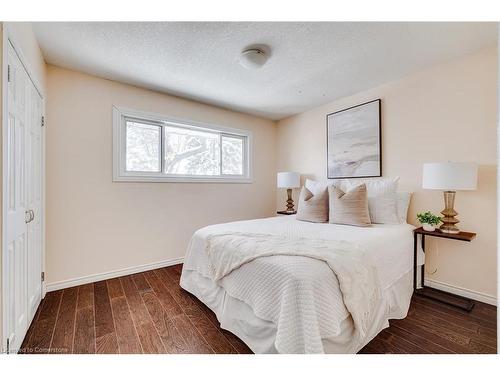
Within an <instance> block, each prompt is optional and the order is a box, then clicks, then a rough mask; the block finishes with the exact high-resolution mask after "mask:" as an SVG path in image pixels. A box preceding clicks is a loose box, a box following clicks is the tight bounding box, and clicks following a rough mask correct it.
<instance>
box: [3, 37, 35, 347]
mask: <svg viewBox="0 0 500 375" xmlns="http://www.w3.org/2000/svg"><path fill="white" fill-rule="evenodd" d="M8 65H9V67H8V70H9V77H8V90H7V96H8V98H7V115H8V123H7V129H6V149H5V150H4V157H5V158H6V164H5V166H6V171H4V178H5V179H6V181H5V184H4V195H5V198H4V204H5V209H4V210H5V211H4V218H5V237H6V238H5V242H4V244H5V245H6V246H5V248H4V251H7V254H6V257H4V259H5V260H6V263H7V267H6V268H4V271H7V274H8V275H7V277H6V278H4V280H5V281H6V283H7V285H5V286H4V291H6V298H4V302H6V303H7V306H6V309H4V312H6V314H7V316H6V317H4V319H6V322H7V327H6V328H7V335H6V336H7V338H8V340H9V352H11V353H13V352H14V353H15V352H16V351H17V350H18V349H19V348H20V346H21V344H22V341H23V339H24V336H25V334H26V331H27V329H28V327H29V324H30V323H31V320H32V319H33V316H34V313H35V311H36V309H37V307H38V304H39V303H40V299H41V265H42V256H41V251H42V246H41V230H40V227H41V224H40V211H41V204H40V202H41V160H42V157H41V156H42V155H41V130H40V125H41V124H40V120H41V111H42V99H41V97H40V95H39V94H38V92H37V90H36V89H35V86H34V85H33V83H32V82H31V80H30V78H29V76H28V74H27V72H26V70H25V69H24V66H23V65H22V63H21V61H20V60H19V57H18V56H17V54H16V52H15V50H14V49H13V48H12V46H11V45H10V44H9V47H8ZM37 127H38V128H37Z"/></svg>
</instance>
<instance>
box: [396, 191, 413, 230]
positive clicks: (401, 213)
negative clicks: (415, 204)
mask: <svg viewBox="0 0 500 375" xmlns="http://www.w3.org/2000/svg"><path fill="white" fill-rule="evenodd" d="M411 194H412V193H407V192H398V193H397V195H398V203H397V204H398V217H399V222H400V223H401V224H406V219H407V218H408V207H410V200H411Z"/></svg>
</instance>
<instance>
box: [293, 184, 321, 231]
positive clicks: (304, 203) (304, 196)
mask: <svg viewBox="0 0 500 375" xmlns="http://www.w3.org/2000/svg"><path fill="white" fill-rule="evenodd" d="M296 217H297V220H303V221H310V222H313V223H326V222H327V221H328V190H326V189H325V190H324V191H323V192H320V193H318V194H313V193H312V192H311V191H310V190H309V189H307V188H306V187H305V186H304V187H303V188H302V190H301V191H300V196H299V206H298V208H297V216H296Z"/></svg>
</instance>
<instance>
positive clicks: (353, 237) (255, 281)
mask: <svg viewBox="0 0 500 375" xmlns="http://www.w3.org/2000/svg"><path fill="white" fill-rule="evenodd" d="M412 229H413V227H412V226H411V225H408V224H400V225H374V226H372V227H368V228H358V227H351V226H341V225H332V224H313V223H307V222H302V221H298V220H296V219H295V218H294V217H276V218H269V219H260V220H250V221H242V222H233V223H227V224H220V225H213V226H209V227H205V228H203V229H200V230H199V231H197V232H196V233H195V234H194V236H193V238H192V240H191V243H190V246H189V249H188V253H187V256H186V259H185V263H184V270H186V271H191V270H193V271H197V272H198V273H199V274H201V275H202V276H205V277H209V278H211V279H212V280H218V281H217V282H218V284H219V285H220V286H221V287H222V288H224V290H225V291H226V293H227V294H228V295H230V296H231V297H233V298H236V299H239V300H241V301H243V302H245V303H246V304H247V305H249V306H250V307H251V308H252V310H253V312H254V313H255V315H256V316H257V317H259V318H261V319H264V320H267V321H271V322H273V323H274V324H275V325H276V328H277V332H276V339H275V347H276V350H277V351H278V352H281V353H322V352H323V347H322V340H323V339H325V338H330V337H336V336H338V335H340V325H341V322H342V321H344V320H345V319H346V318H350V316H351V315H352V314H353V313H359V312H360V311H361V312H362V311H363V309H361V310H360V311H349V309H348V308H346V304H345V298H346V296H345V295H343V293H342V291H341V288H340V286H339V280H338V276H337V275H336V274H335V272H334V271H333V270H332V268H333V269H335V267H332V264H330V266H329V265H328V263H327V262H326V260H327V259H323V260H320V259H318V257H315V256H314V254H312V253H311V251H309V252H306V253H305V255H307V256H290V255H286V253H285V252H283V251H282V252H281V253H280V255H273V256H259V257H252V258H251V259H250V258H248V257H247V258H246V261H243V262H240V263H237V262H236V263H235V262H234V261H232V260H230V259H229V258H230V257H228V258H227V262H224V259H223V258H219V259H218V261H217V262H214V260H213V259H212V260H210V257H209V253H208V250H209V249H210V246H209V245H210V242H211V240H210V239H211V238H212V239H213V238H215V237H218V238H224V237H225V238H228V237H227V235H228V234H229V233H233V234H234V233H244V234H245V235H246V236H248V237H249V238H251V237H255V236H254V235H257V237H260V238H264V237H266V236H270V237H269V238H275V239H276V238H280V239H283V241H281V243H289V244H293V243H296V242H297V241H300V242H301V243H303V242H304V240H305V243H307V239H310V240H311V241H310V243H311V244H313V243H314V242H318V241H321V242H322V243H325V244H328V243H329V244H331V246H334V244H335V246H336V247H339V246H338V245H339V243H341V242H340V241H344V242H342V243H343V244H344V245H345V246H343V249H344V250H345V249H351V250H352V249H360V250H362V254H363V257H361V258H359V259H363V261H362V262H363V263H365V264H363V265H362V266H363V267H365V268H367V269H373V270H375V276H373V275H371V276H370V277H371V278H373V277H375V279H373V280H372V281H373V285H374V289H376V290H380V291H383V290H384V289H385V288H388V287H389V286H390V285H392V284H393V283H394V282H395V281H396V280H398V279H399V278H400V277H401V276H402V275H404V274H406V273H407V272H408V271H410V270H411V269H412V254H413V251H412V249H413V246H412V245H413V242H412V239H413V236H412ZM221 235H226V236H221ZM233 239H234V238H233ZM229 242H231V241H229ZM229 242H227V243H224V245H227V244H228V243H229ZM301 246H303V245H301ZM228 250H229V251H230V249H228V248H226V250H225V252H224V251H222V252H221V251H219V252H218V254H219V255H221V254H226V256H227V255H228V254H230V252H229V253H228V252H227V251H228ZM308 250H309V249H308ZM278 253H279V252H278ZM266 255H270V254H266ZM212 258H213V257H212ZM240 258H241V257H240ZM243 258H245V257H243ZM353 259H354V258H353ZM240 260H241V259H240ZM337 261H338V262H339V261H342V260H341V259H339V260H337ZM358 261H359V260H358ZM346 262H347V263H348V261H346ZM214 263H217V264H216V265H215V266H214ZM231 264H232V266H228V265H231ZM210 266H211V267H212V268H213V267H215V268H216V270H214V269H211V267H210ZM351 266H352V264H351ZM183 272H184V271H183ZM337 272H338V271H337ZM183 275H184V274H183ZM181 285H182V279H181ZM364 289H369V288H366V287H365V288H364ZM360 292H367V293H368V292H369V291H368V290H366V291H365V290H363V291H360ZM372 292H373V291H372ZM378 295H380V293H378ZM366 296H368V294H366ZM378 303H382V304H383V303H384V301H383V299H382V300H380V301H378ZM347 305H349V304H347ZM349 307H350V309H351V310H353V307H352V304H351V305H350V306H349ZM387 309H389V307H387ZM365 310H366V309H365ZM353 316H355V315H353ZM358 316H359V314H358ZM365 322H367V323H368V324H369V319H365ZM358 323H359V322H358ZM358 328H359V324H358ZM359 332H360V331H359V329H358V330H357V331H356V333H353V335H352V337H351V340H352V341H353V342H351V343H346V345H348V346H349V347H356V346H357V344H358V342H356V341H361V340H362V339H363V337H360V335H359ZM361 333H362V331H361Z"/></svg>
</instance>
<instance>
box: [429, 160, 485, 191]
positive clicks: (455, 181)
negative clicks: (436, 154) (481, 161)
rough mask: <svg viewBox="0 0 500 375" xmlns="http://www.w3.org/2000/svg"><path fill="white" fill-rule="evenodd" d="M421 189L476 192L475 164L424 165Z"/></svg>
mask: <svg viewBox="0 0 500 375" xmlns="http://www.w3.org/2000/svg"><path fill="white" fill-rule="evenodd" d="M422 187H423V188H424V189H437V190H452V191H455V190H476V188H477V164H476V163H457V162H447V163H426V164H424V170H423V177H422Z"/></svg>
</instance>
